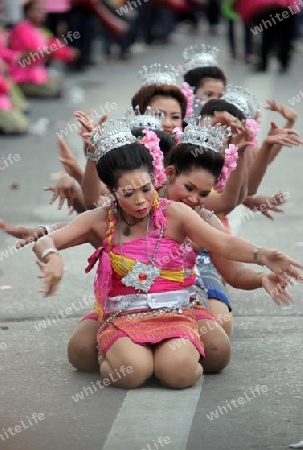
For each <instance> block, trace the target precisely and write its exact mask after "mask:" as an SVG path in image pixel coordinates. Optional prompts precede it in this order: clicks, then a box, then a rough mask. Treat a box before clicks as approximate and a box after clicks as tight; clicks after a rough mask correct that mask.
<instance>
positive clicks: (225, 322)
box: [217, 312, 234, 336]
mask: <svg viewBox="0 0 303 450" xmlns="http://www.w3.org/2000/svg"><path fill="white" fill-rule="evenodd" d="M217 320H218V323H219V324H220V325H221V327H222V328H223V329H224V331H225V333H226V334H227V335H228V336H230V335H231V333H232V331H233V328H234V320H233V316H232V314H231V313H230V312H228V313H225V314H219V315H218V317H217Z"/></svg>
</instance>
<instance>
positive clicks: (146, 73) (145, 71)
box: [138, 63, 179, 86]
mask: <svg viewBox="0 0 303 450" xmlns="http://www.w3.org/2000/svg"><path fill="white" fill-rule="evenodd" d="M178 75H179V72H178V70H177V69H176V68H175V67H174V66H172V65H169V66H161V64H158V63H155V64H152V65H151V66H148V67H146V66H143V67H142V69H141V70H139V72H138V77H141V78H142V80H143V83H142V86H148V85H149V84H159V85H163V84H164V85H172V86H177V79H178Z"/></svg>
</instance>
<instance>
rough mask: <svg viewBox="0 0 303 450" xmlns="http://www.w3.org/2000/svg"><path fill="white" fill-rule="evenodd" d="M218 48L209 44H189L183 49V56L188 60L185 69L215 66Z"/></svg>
mask: <svg viewBox="0 0 303 450" xmlns="http://www.w3.org/2000/svg"><path fill="white" fill-rule="evenodd" d="M218 53H219V49H218V48H217V47H212V46H211V45H206V44H200V45H191V46H190V47H186V48H185V49H184V50H183V58H184V59H185V61H188V63H187V64H186V71H187V72H189V71H190V70H193V69H196V68H197V67H210V66H217V65H218V61H217V54H218Z"/></svg>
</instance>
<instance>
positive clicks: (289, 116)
mask: <svg viewBox="0 0 303 450" xmlns="http://www.w3.org/2000/svg"><path fill="white" fill-rule="evenodd" d="M266 103H267V104H268V106H265V109H268V110H270V111H276V112H278V113H279V114H281V116H283V117H284V119H286V120H291V121H292V122H295V121H296V120H297V118H298V113H297V111H295V110H294V109H292V108H289V106H286V105H282V104H280V105H278V104H277V103H276V102H275V100H267V101H266Z"/></svg>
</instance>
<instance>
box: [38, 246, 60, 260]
mask: <svg viewBox="0 0 303 450" xmlns="http://www.w3.org/2000/svg"><path fill="white" fill-rule="evenodd" d="M50 253H57V254H58V255H59V252H58V250H57V249H56V248H55V247H50V248H47V249H45V250H43V252H42V253H41V256H40V258H39V259H40V261H44V259H45V258H46V256H47V255H49V254H50Z"/></svg>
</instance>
